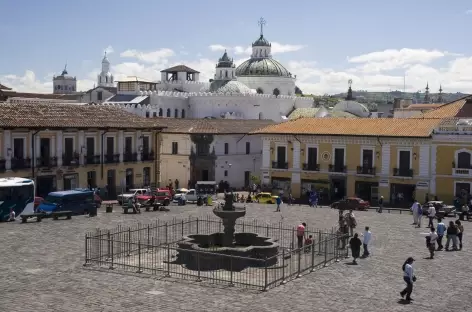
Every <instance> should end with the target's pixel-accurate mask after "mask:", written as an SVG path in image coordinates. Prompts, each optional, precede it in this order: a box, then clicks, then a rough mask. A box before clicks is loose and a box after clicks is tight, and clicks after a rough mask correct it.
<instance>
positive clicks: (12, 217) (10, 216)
mask: <svg viewBox="0 0 472 312" xmlns="http://www.w3.org/2000/svg"><path fill="white" fill-rule="evenodd" d="M15 218H16V213H15V210H13V208H10V214H9V217H8V221H10V222H11V221H15Z"/></svg>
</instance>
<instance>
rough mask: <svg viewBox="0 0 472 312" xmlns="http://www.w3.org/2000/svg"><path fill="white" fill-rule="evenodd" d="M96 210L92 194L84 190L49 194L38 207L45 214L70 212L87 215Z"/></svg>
mask: <svg viewBox="0 0 472 312" xmlns="http://www.w3.org/2000/svg"><path fill="white" fill-rule="evenodd" d="M96 209H97V207H96V204H95V200H94V192H93V191H90V190H86V189H84V190H70V191H58V192H51V193H49V194H48V196H46V198H44V202H42V203H41V204H40V205H39V207H38V210H39V211H41V212H45V213H51V212H56V211H72V213H73V214H75V215H81V214H88V213H90V212H95V211H96Z"/></svg>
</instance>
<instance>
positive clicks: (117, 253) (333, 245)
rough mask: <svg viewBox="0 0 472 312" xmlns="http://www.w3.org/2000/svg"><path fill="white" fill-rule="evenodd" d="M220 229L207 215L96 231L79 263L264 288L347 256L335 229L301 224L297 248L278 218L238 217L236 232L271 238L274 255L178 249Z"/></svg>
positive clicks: (88, 236)
mask: <svg viewBox="0 0 472 312" xmlns="http://www.w3.org/2000/svg"><path fill="white" fill-rule="evenodd" d="M222 231H223V224H222V222H221V220H220V219H216V218H212V217H207V218H191V217H190V218H188V219H183V220H177V219H173V220H172V221H168V222H162V221H160V220H157V221H156V222H154V223H150V224H146V225H143V224H137V225H135V226H131V227H123V226H118V227H116V228H114V229H110V230H101V229H97V230H96V231H95V232H91V233H87V234H86V235H85V264H84V266H89V265H90V266H98V267H104V268H108V269H110V270H113V269H117V270H124V271H128V272H135V273H140V274H149V275H158V276H163V277H174V278H179V279H187V280H192V281H198V282H201V281H208V282H213V283H218V284H225V285H228V286H234V285H238V286H244V287H248V288H254V289H258V290H267V289H270V288H273V287H276V286H278V285H281V284H284V283H286V282H288V281H290V280H292V279H294V278H298V277H300V276H302V275H303V274H304V273H307V272H313V271H314V270H316V269H317V268H319V267H323V266H326V265H328V264H330V263H331V262H334V261H338V260H339V259H342V258H345V257H347V240H348V237H347V236H345V235H344V234H342V233H339V232H338V231H337V229H335V228H331V229H329V230H319V229H314V228H307V229H306V231H305V233H306V236H307V237H308V236H309V235H311V236H312V240H313V243H312V244H311V245H304V246H303V247H302V248H298V245H297V240H296V228H294V227H287V226H285V225H284V224H282V223H281V222H279V223H276V224H267V223H262V222H260V221H257V220H253V221H248V220H238V222H237V223H236V232H252V233H257V234H259V235H261V236H264V237H270V238H272V239H274V240H275V241H276V242H277V243H278V244H279V245H280V248H279V253H278V254H277V255H275V256H274V257H271V258H266V259H254V258H245V257H238V256H234V255H224V254H220V253H215V252H212V251H196V250H189V249H185V250H183V249H181V248H179V247H178V244H177V243H178V242H179V241H181V240H182V238H183V237H184V236H187V235H190V234H211V233H215V232H222ZM180 252H185V253H186V256H187V257H188V256H190V257H192V258H193V259H196V262H195V263H196V265H193V266H192V267H189V266H188V265H185V264H184V263H180V262H179V261H178V257H177V255H178V254H179V253H180ZM209 258H211V259H212V263H213V266H212V267H211V268H209V267H208V265H206V264H207V260H208V259H209ZM241 261H243V262H244V261H246V262H248V263H249V262H251V263H252V265H251V266H248V267H245V268H244V269H241V268H239V267H238V268H236V267H237V266H236V265H234V264H236V263H240V262H241ZM215 264H216V265H215Z"/></svg>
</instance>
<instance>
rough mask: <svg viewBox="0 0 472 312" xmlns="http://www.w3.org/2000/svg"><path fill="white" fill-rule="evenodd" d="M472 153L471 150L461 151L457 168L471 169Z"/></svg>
mask: <svg viewBox="0 0 472 312" xmlns="http://www.w3.org/2000/svg"><path fill="white" fill-rule="evenodd" d="M470 165H471V161H470V153H469V152H466V151H464V152H459V153H458V154H457V168H462V169H470Z"/></svg>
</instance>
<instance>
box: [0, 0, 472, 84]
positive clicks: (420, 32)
mask: <svg viewBox="0 0 472 312" xmlns="http://www.w3.org/2000/svg"><path fill="white" fill-rule="evenodd" d="M468 10H472V2H470V1H465V0H455V1H451V2H448V3H446V2H444V1H439V0H430V1H426V0H415V1H411V0H410V1H405V0H397V1H394V2H386V1H373V0H359V1H347V0H338V1H335V0H331V1H322V0H320V1H293V2H287V1H280V0H272V1H246V0H240V1H213V0H207V1H191V0H181V1H178V2H175V4H172V2H170V1H158V0H154V1H151V0H137V1H132V2H131V1H124V0H114V1H108V0H100V1H91V0H81V1H57V0H42V1H34V0H15V1H14V0H3V1H0V13H1V16H2V18H1V19H0V29H1V33H2V42H3V44H2V45H1V46H0V56H1V57H0V83H3V84H6V85H8V86H11V87H13V88H15V89H18V90H23V91H37V92H50V90H51V82H50V79H51V75H52V74H54V73H55V74H59V73H60V71H61V70H62V68H63V66H64V64H65V63H66V62H67V64H68V71H69V73H70V74H72V75H75V76H77V78H78V79H79V88H80V89H87V88H89V87H91V86H93V83H94V80H95V75H96V74H98V72H99V69H100V61H101V57H102V53H103V51H104V50H105V49H106V48H107V47H112V48H110V52H112V53H110V55H109V58H110V61H111V62H112V65H113V67H112V71H113V73H114V74H115V76H117V78H119V77H122V76H126V75H129V74H136V75H138V76H141V77H143V78H149V79H159V76H158V72H159V70H162V69H164V68H165V67H166V66H170V65H174V64H178V63H185V64H188V65H189V66H190V67H192V66H193V67H194V68H195V69H198V70H200V71H202V73H203V75H202V77H203V78H209V77H210V76H211V75H212V72H213V66H214V63H215V62H216V60H217V58H218V57H219V56H221V54H222V51H221V50H220V49H218V46H224V47H226V48H228V49H229V53H230V54H231V55H232V56H233V57H234V58H235V60H236V61H238V62H239V61H241V60H243V59H245V58H247V57H248V55H247V54H244V53H242V52H244V50H245V49H246V48H247V47H248V46H249V45H250V43H251V42H252V41H254V40H255V39H257V37H258V35H259V28H258V25H257V21H258V19H259V18H260V17H261V16H263V17H264V18H265V19H266V20H267V25H266V27H265V31H264V34H265V37H266V38H267V39H268V40H270V41H271V42H273V43H275V44H273V46H274V45H275V46H277V47H278V48H275V47H273V49H274V51H273V52H274V53H273V54H274V58H276V59H278V60H279V61H281V62H282V63H283V64H284V65H285V66H286V67H288V68H289V70H291V71H292V73H294V74H297V77H298V78H299V85H300V86H301V88H302V90H303V89H305V90H307V91H309V92H314V93H326V92H328V93H331V92H338V91H342V90H344V89H345V88H346V85H347V80H348V79H353V81H354V87H355V88H357V89H367V90H385V91H388V90H389V89H396V88H400V87H399V86H400V85H401V86H402V87H401V88H403V75H404V74H405V75H406V81H407V89H409V90H410V91H416V90H417V89H419V88H423V87H424V85H425V84H426V81H429V82H430V86H431V87H432V88H435V89H438V88H439V84H443V87H444V89H445V90H446V91H452V92H455V91H463V92H472V59H471V58H470V57H471V56H472V43H471V42H470V40H468V39H469V37H470V31H469V30H470V29H471V27H472V11H471V14H467V11H468ZM211 46H213V50H212V49H211V48H210V47H211ZM235 47H239V48H235ZM162 49H166V50H162ZM402 49H403V50H402ZM127 50H132V51H134V53H129V51H128V53H125V54H124V55H128V56H130V55H134V56H135V57H123V56H120V55H122V53H123V52H125V51H127ZM385 50H387V51H385ZM156 51H160V52H156ZM238 51H239V52H240V53H239V54H237V53H236V52H238ZM150 52H156V53H155V54H152V55H149V54H146V53H150ZM372 53H374V54H372ZM375 53H377V54H375Z"/></svg>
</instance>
